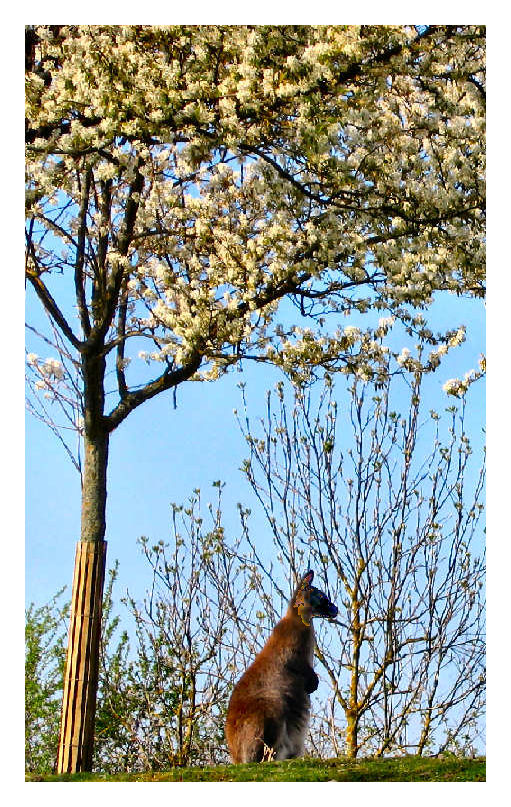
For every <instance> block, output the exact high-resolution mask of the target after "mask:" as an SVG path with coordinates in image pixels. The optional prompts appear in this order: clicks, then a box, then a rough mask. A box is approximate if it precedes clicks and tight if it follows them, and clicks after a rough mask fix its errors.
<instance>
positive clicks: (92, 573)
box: [57, 541, 106, 773]
mask: <svg viewBox="0 0 511 807" xmlns="http://www.w3.org/2000/svg"><path fill="white" fill-rule="evenodd" d="M105 561H106V541H99V542H92V541H79V542H78V544H77V546H76V556H75V569H74V577H73V593H72V600H71V613H70V617H69V640H68V647H67V656H66V668H65V672H64V696H63V700H62V720H61V728H60V741H59V750H58V757H57V772H58V773H74V772H76V771H90V770H92V751H93V745H94V715H95V711H96V693H97V685H98V671H99V645H100V638H101V613H102V605H103V584H104V579H105Z"/></svg>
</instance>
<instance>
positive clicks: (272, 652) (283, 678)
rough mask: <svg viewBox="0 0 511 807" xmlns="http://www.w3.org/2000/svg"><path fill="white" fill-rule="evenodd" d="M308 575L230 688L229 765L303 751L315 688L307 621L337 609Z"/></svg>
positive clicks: (311, 635) (311, 639) (310, 630)
mask: <svg viewBox="0 0 511 807" xmlns="http://www.w3.org/2000/svg"><path fill="white" fill-rule="evenodd" d="M313 576H314V572H311V571H308V572H307V573H306V574H305V575H304V576H303V577H302V579H301V581H300V583H299V585H298V587H297V588H296V590H295V592H294V594H293V597H292V598H291V601H290V603H289V606H288V609H287V612H286V615H285V616H284V617H283V618H282V619H281V620H280V622H278V624H277V625H276V626H275V628H274V629H273V632H272V634H271V636H270V638H269V639H268V641H267V642H266V644H265V646H264V647H263V649H262V650H261V652H260V653H258V654H257V656H256V657H255V659H254V661H253V662H252V664H251V665H250V667H249V668H248V669H247V670H246V671H245V673H244V674H243V675H242V677H241V678H240V680H239V681H238V683H237V684H236V686H235V687H234V690H233V692H232V695H231V699H230V701H229V707H228V709H227V720H226V724H225V736H226V738H227V744H228V746H229V752H230V755H231V759H232V761H233V762H235V763H238V762H261V761H262V760H263V759H291V758H292V757H298V756H301V755H302V754H303V753H304V742H305V732H306V730H307V725H308V722H309V714H310V693H311V692H314V691H315V690H316V689H317V688H318V685H319V679H318V676H317V675H316V673H315V672H314V669H313V667H312V662H313V654H314V628H313V626H312V618H313V617H323V618H326V619H333V618H334V617H336V616H337V607H336V606H335V605H334V604H333V603H331V602H330V600H329V599H328V597H327V596H326V594H324V593H323V592H322V591H320V590H319V589H317V588H315V587H314V586H312V585H311V582H312V578H313Z"/></svg>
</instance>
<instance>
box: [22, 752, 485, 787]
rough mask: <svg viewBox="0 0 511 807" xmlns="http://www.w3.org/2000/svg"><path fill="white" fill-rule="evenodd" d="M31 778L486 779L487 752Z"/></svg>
mask: <svg viewBox="0 0 511 807" xmlns="http://www.w3.org/2000/svg"><path fill="white" fill-rule="evenodd" d="M26 780H27V782H485V781H486V758H485V757H479V758H477V759H460V758H458V757H447V758H445V759H435V758H432V757H431V758H428V757H414V756H410V757H393V758H391V759H370V758H365V759H357V760H351V759H346V758H345V757H340V758H338V759H310V758H305V759H292V760H291V759H290V760H285V761H283V762H263V763H260V764H258V763H256V764H251V765H216V766H211V767H205V768H198V767H194V768H173V769H171V770H169V771H165V772H155V773H118V774H102V773H77V774H65V775H61V776H50V775H44V776H42V775H38V774H27V776H26Z"/></svg>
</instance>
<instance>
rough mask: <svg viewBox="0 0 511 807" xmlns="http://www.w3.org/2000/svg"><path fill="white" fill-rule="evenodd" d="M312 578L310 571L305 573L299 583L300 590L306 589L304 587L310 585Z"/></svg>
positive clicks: (312, 574)
mask: <svg viewBox="0 0 511 807" xmlns="http://www.w3.org/2000/svg"><path fill="white" fill-rule="evenodd" d="M313 577H314V572H312V571H310V570H309V571H308V572H305V574H304V576H303V577H302V579H301V582H300V588H306V587H308V586H310V584H311V583H312V578H313Z"/></svg>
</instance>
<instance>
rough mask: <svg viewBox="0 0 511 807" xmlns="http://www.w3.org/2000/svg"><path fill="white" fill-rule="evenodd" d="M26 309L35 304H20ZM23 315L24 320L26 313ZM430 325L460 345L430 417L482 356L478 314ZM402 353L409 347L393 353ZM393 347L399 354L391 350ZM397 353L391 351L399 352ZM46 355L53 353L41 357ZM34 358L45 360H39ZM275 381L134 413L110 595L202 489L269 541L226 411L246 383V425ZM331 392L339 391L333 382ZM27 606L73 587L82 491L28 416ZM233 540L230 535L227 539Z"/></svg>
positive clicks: (252, 375) (237, 376)
mask: <svg viewBox="0 0 511 807" xmlns="http://www.w3.org/2000/svg"><path fill="white" fill-rule="evenodd" d="M27 300H28V307H32V305H33V304H34V301H33V299H31V298H30V297H27ZM27 316H28V312H27ZM430 319H431V321H432V323H433V330H436V329H441V328H447V327H455V326H458V325H460V324H462V323H464V324H466V325H467V340H466V342H465V343H464V344H463V345H462V346H461V347H458V348H457V349H455V350H453V351H451V353H450V354H448V356H447V357H446V358H445V359H444V361H443V363H442V365H441V366H440V368H439V369H438V370H437V371H436V372H435V373H434V374H433V375H432V376H430V377H429V378H428V380H427V383H426V385H425V391H426V395H427V398H428V402H427V408H425V412H428V409H429V408H430V407H431V408H435V409H437V410H438V411H440V410H441V409H442V407H444V406H448V405H450V404H451V403H452V401H453V399H452V398H449V397H448V396H446V395H445V393H444V392H443V391H442V384H443V383H444V382H445V381H446V380H447V379H448V378H452V377H456V376H458V377H459V376H461V377H463V375H464V373H465V372H466V371H467V370H469V369H471V368H472V367H477V362H478V357H479V355H480V354H481V353H483V352H484V351H485V345H484V336H485V321H484V305H483V304H482V303H481V301H470V300H466V299H457V298H455V297H452V296H449V297H446V296H444V297H443V298H442V301H441V302H439V303H437V304H435V306H434V309H433V310H432V312H431V316H430ZM404 345H407V346H410V347H411V348H413V342H412V341H411V340H409V339H407V340H406V341H404V340H403V341H402V342H401V343H400V345H399V347H401V346H404ZM394 346H395V347H397V345H394ZM398 349H399V348H398ZM48 355H51V349H50V348H48ZM41 357H42V358H43V357H44V358H46V355H44V356H43V354H41ZM280 378H282V375H281V374H280V373H279V372H278V371H276V370H275V369H273V368H271V367H267V366H262V365H254V364H249V363H246V364H245V365H244V369H243V372H241V373H240V372H231V373H230V374H229V375H228V376H226V377H224V378H223V379H220V380H219V381H216V382H210V383H193V382H187V383H185V384H184V385H181V386H180V387H179V388H178V391H177V408H176V409H174V407H173V397H172V393H165V394H163V395H159V396H157V397H156V398H154V399H153V400H151V401H149V402H148V403H146V404H144V405H142V406H141V407H139V408H138V409H136V410H135V411H134V412H133V413H132V414H131V415H130V416H129V417H128V418H127V420H126V421H125V422H124V423H122V424H121V426H120V427H119V428H118V429H117V430H116V431H115V432H114V433H113V435H112V438H111V444H110V460H109V478H108V499H107V535H106V537H107V541H108V555H107V565H108V566H109V567H110V566H111V565H112V564H113V562H114V560H116V559H117V560H119V562H120V573H119V584H118V594H119V596H120V595H121V593H124V592H125V591H126V588H128V589H129V590H130V593H132V594H133V595H134V596H135V597H136V598H137V599H138V598H141V597H142V596H143V593H144V591H145V588H146V586H148V585H149V583H150V576H149V572H150V570H149V567H148V565H147V562H146V561H145V560H144V559H143V558H142V556H141V554H140V550H139V547H138V546H137V539H138V538H139V537H140V536H142V535H145V536H147V537H149V538H150V539H151V540H152V541H154V542H156V541H158V540H160V539H166V538H167V536H168V535H169V528H170V518H169V516H170V504H171V502H176V503H178V504H181V503H182V502H184V501H185V499H186V498H187V497H188V496H189V495H190V494H191V493H192V491H193V489H194V488H200V489H201V491H202V494H203V501H204V502H207V501H209V500H211V498H212V496H213V491H212V489H211V483H212V482H213V481H215V480H222V481H224V482H226V483H227V484H226V488H225V495H224V524H225V527H226V530H227V534H228V537H229V532H230V531H234V530H236V528H237V525H238V520H237V513H236V503H237V502H242V503H243V504H245V505H248V506H251V507H252V512H253V516H252V524H253V525H254V532H253V534H254V536H257V540H258V542H261V545H263V544H264V546H267V542H269V541H270V540H271V537H270V533H269V529H268V526H267V525H266V523H265V521H264V519H263V517H262V515H261V514H260V513H259V511H258V509H257V504H255V503H254V500H253V498H252V495H251V490H250V488H249V486H248V483H247V482H246V481H245V480H244V478H243V476H242V474H241V472H240V471H239V468H240V465H241V462H242V460H243V458H244V457H245V456H246V455H247V451H246V448H245V445H244V439H243V436H242V435H241V433H240V431H239V428H238V426H237V424H236V421H235V418H234V415H233V409H234V408H237V407H239V406H240V402H241V395H240V390H239V389H238V387H237V385H238V384H239V383H240V381H244V382H246V384H247V397H248V403H249V407H250V411H251V413H252V414H253V416H254V417H257V416H258V415H259V416H261V415H263V414H264V407H265V393H266V390H267V388H268V387H270V386H273V384H274V383H275V382H276V381H277V380H278V379H280ZM339 383H340V384H341V385H342V384H345V383H346V382H345V381H344V380H343V379H342V378H340V380H339ZM469 394H470V395H471V405H470V407H469V410H470V420H469V423H468V429H467V431H468V433H469V435H470V436H471V437H473V438H474V439H476V441H480V439H481V430H482V428H483V426H484V421H485V405H484V383H483V382H481V381H479V382H476V384H474V385H473V387H472V389H471V391H470V393H469ZM25 448H26V591H25V595H26V601H27V602H32V601H34V602H36V603H37V604H42V603H43V602H46V601H47V600H48V599H49V598H50V597H51V596H52V595H53V594H54V593H55V592H56V591H57V589H59V588H60V587H62V586H63V585H67V586H68V594H70V586H71V581H72V572H73V562H74V551H75V544H76V541H77V540H78V538H79V529H80V482H79V476H78V473H77V471H76V470H75V469H74V467H73V466H72V464H71V462H70V461H69V459H68V457H67V455H66V453H65V451H64V449H63V448H62V447H61V445H60V444H59V443H58V441H57V440H56V438H55V437H54V436H53V434H52V433H51V432H50V430H49V429H48V428H47V427H46V426H44V424H42V423H40V422H39V421H37V420H35V419H34V418H33V417H31V416H29V415H27V417H26V440H25ZM231 537H234V535H233V534H232V532H231Z"/></svg>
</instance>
